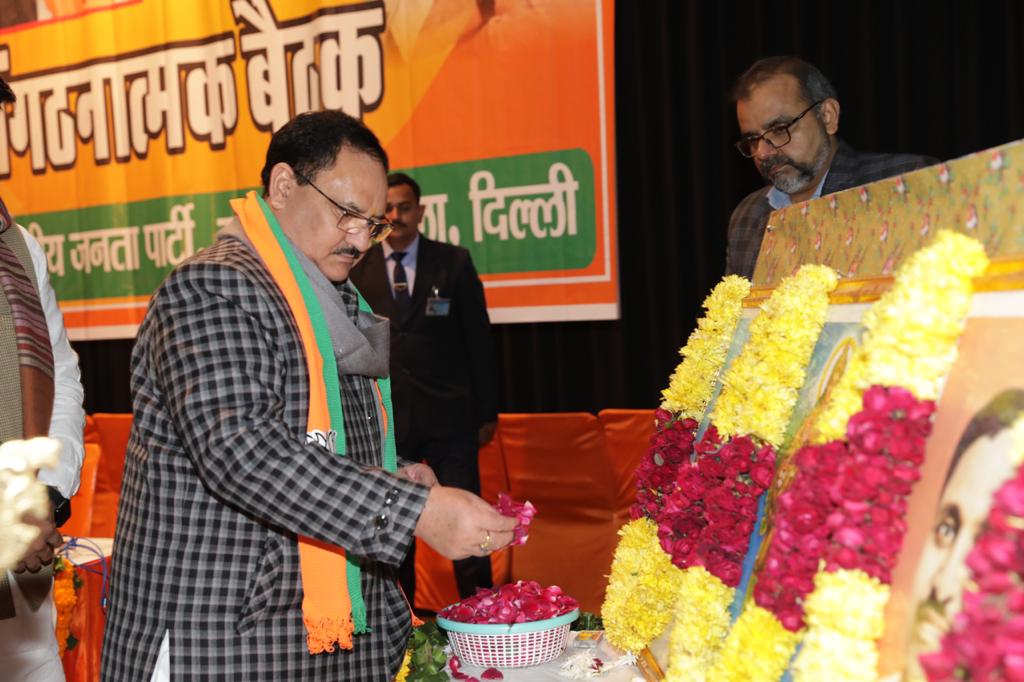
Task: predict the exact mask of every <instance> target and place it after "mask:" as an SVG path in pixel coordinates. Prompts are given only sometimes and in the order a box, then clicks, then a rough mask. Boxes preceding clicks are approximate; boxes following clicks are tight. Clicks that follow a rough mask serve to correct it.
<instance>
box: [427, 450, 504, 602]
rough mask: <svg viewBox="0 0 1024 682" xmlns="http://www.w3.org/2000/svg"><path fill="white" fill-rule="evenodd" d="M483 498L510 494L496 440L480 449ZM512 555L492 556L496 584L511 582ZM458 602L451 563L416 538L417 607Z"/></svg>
mask: <svg viewBox="0 0 1024 682" xmlns="http://www.w3.org/2000/svg"><path fill="white" fill-rule="evenodd" d="M479 462H480V495H481V497H483V498H484V499H485V500H487V501H488V502H490V503H491V504H494V503H495V502H497V501H498V493H501V492H508V490H509V485H508V472H507V471H506V468H505V456H504V454H502V450H501V443H500V442H499V440H498V438H497V437H495V438H494V439H493V440H492V441H491V442H490V443H488V444H487V445H485V446H484V447H482V448H480V458H479ZM510 575H511V553H510V552H509V550H501V551H498V552H495V553H494V554H492V555H491V578H492V579H493V581H494V584H495V585H501V584H503V583H507V582H508V581H509V576H510ZM458 600H459V589H458V587H457V585H456V584H455V573H454V572H453V568H452V562H451V561H450V560H449V559H445V558H444V557H443V556H441V555H440V554H438V553H437V552H435V551H434V549H433V548H432V547H431V546H430V545H428V544H427V543H425V542H423V541H422V540H420V539H419V538H416V608H420V609H428V610H430V611H440V610H441V609H443V608H444V607H445V606H448V605H449V604H454V603H455V602H457V601H458Z"/></svg>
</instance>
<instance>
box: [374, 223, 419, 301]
mask: <svg viewBox="0 0 1024 682" xmlns="http://www.w3.org/2000/svg"><path fill="white" fill-rule="evenodd" d="M381 246H383V247H384V269H385V270H387V273H388V285H389V286H390V287H391V296H392V298H394V296H395V261H393V260H391V254H393V253H394V252H395V250H394V249H393V248H391V245H390V244H388V243H387V242H386V241H385V242H384V243H383V244H381ZM419 252H420V235H419V233H418V232H417V233H416V238H415V239H413V240H412V244H409V246H407V247H405V256H404V257H403V258H402V267H403V268H405V281H406V282H408V283H409V296H412V291H413V284H415V283H416V255H417V254H418V253H419Z"/></svg>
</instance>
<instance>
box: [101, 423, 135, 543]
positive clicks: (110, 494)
mask: <svg viewBox="0 0 1024 682" xmlns="http://www.w3.org/2000/svg"><path fill="white" fill-rule="evenodd" d="M92 418H93V422H94V423H95V425H96V432H97V433H98V435H99V442H100V448H101V449H102V451H103V456H102V457H101V458H100V468H99V471H98V472H97V475H96V498H95V501H94V503H93V520H92V534H93V535H95V536H96V537H105V538H109V537H113V536H114V528H115V527H116V526H117V505H118V501H119V500H120V498H121V477H122V475H123V474H124V456H125V451H126V450H127V448H128V436H129V435H130V434H131V430H132V415H131V414H112V413H104V412H97V413H96V414H94V415H92Z"/></svg>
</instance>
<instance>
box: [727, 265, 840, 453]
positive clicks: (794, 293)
mask: <svg viewBox="0 0 1024 682" xmlns="http://www.w3.org/2000/svg"><path fill="white" fill-rule="evenodd" d="M837 282H838V278H837V277H836V273H835V272H834V271H833V270H832V269H831V268H829V267H826V266H824V265H804V266H803V267H801V268H800V269H799V270H798V271H797V273H796V274H795V275H793V276H792V277H788V278H786V279H784V280H782V282H781V283H780V284H779V286H778V287H777V288H776V289H775V291H774V292H773V293H772V295H771V297H770V298H769V299H768V300H767V301H765V303H764V305H762V306H761V314H760V315H758V316H757V317H756V318H754V321H753V322H751V324H750V340H749V341H748V342H747V345H746V346H745V347H744V348H743V352H741V353H740V355H739V357H737V358H736V360H735V361H734V362H733V363H732V365H731V366H730V367H729V370H728V371H727V372H726V374H725V377H724V378H723V380H722V394H721V395H720V396H719V397H718V401H717V403H716V404H715V414H714V422H715V425H716V426H717V427H718V431H719V432H720V433H721V434H722V435H723V436H736V435H745V434H749V435H752V436H756V437H758V438H759V439H761V440H762V441H764V442H766V443H770V444H771V445H773V446H775V447H778V446H779V445H781V444H782V439H783V436H784V435H785V431H786V426H787V424H788V423H789V418H790V417H791V416H792V414H793V407H794V406H795V405H796V401H797V399H798V398H799V391H800V387H801V386H802V385H803V383H804V376H805V374H806V372H807V364H808V363H809V362H810V359H811V353H812V352H813V351H814V345H815V344H816V343H817V342H818V336H819V335H820V334H821V329H822V327H823V326H824V324H825V314H826V312H827V311H828V294H829V293H830V292H831V291H832V290H833V289H834V288H835V287H836V283H837Z"/></svg>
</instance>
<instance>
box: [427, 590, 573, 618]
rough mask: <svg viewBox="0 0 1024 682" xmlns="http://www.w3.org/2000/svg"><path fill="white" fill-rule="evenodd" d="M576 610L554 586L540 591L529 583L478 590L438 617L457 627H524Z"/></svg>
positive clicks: (571, 600)
mask: <svg viewBox="0 0 1024 682" xmlns="http://www.w3.org/2000/svg"><path fill="white" fill-rule="evenodd" d="M578 607H579V602H577V601H576V600H575V599H573V598H572V597H570V596H568V595H566V594H565V593H564V592H562V588H561V587H559V586H558V585H552V586H551V587H541V586H540V584H539V583H537V582H534V581H532V580H520V581H518V582H514V583H509V584H507V585H501V586H500V587H496V588H493V589H490V590H488V589H484V588H481V589H478V590H477V593H476V594H475V595H473V596H472V597H468V598H467V599H463V600H462V601H461V602H459V603H458V604H452V605H451V606H448V607H445V608H444V609H442V610H441V612H440V613H439V614H438V615H439V616H441V617H442V618H447V619H448V620H453V621H456V622H459V623H505V624H511V623H527V622H533V621H537V620H546V619H548V618H554V617H556V616H561V615H563V614H566V613H569V612H570V611H572V610H574V609H576V608H578Z"/></svg>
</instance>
